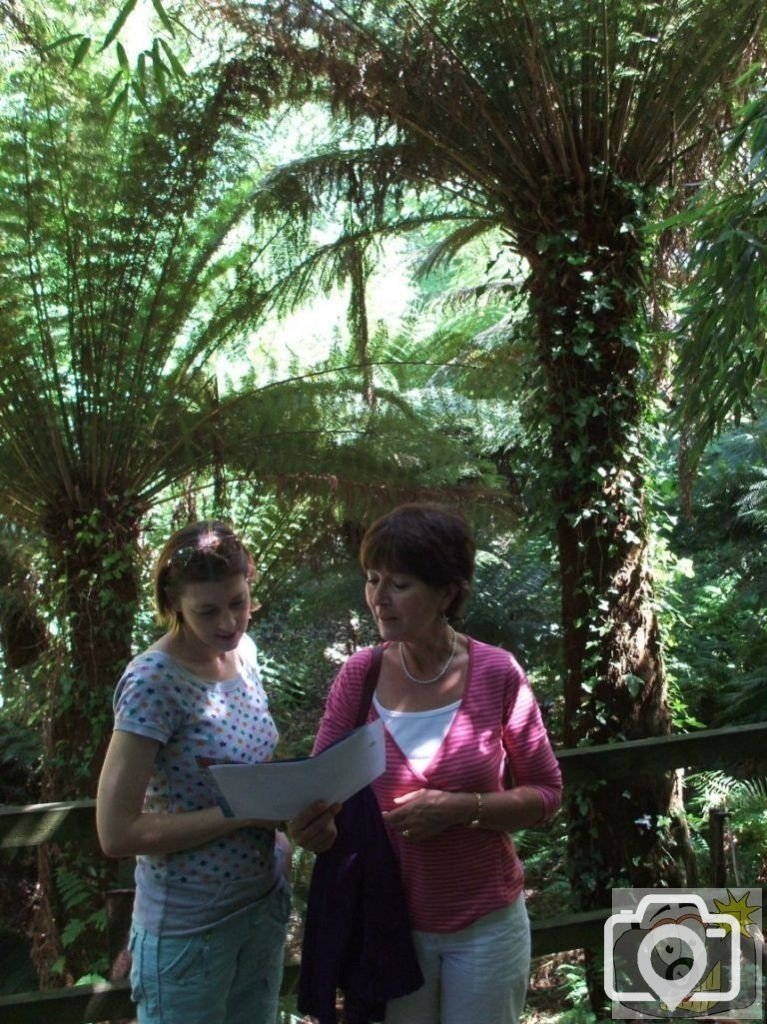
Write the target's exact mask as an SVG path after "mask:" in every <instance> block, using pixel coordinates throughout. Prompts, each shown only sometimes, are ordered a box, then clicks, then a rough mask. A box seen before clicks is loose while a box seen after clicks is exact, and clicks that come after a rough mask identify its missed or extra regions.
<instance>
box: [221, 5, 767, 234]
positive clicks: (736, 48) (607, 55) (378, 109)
mask: <svg viewBox="0 0 767 1024" xmlns="http://www.w3.org/2000/svg"><path fill="white" fill-rule="evenodd" d="M218 7H219V9H221V10H223V11H224V12H225V13H226V14H227V15H228V16H229V17H230V18H231V19H232V20H234V21H235V22H236V23H237V24H238V25H239V27H240V28H243V29H244V30H246V31H248V29H249V28H251V29H252V31H253V36H252V42H253V45H254V46H255V47H257V48H258V49H259V50H260V51H261V52H262V53H264V56H265V57H266V58H267V59H269V58H270V57H271V58H272V59H273V62H274V69H275V75H277V74H279V70H280V68H282V67H288V68H289V69H290V71H289V72H288V74H289V75H290V81H289V83H288V85H289V88H290V89H291V90H292V95H294V96H300V95H307V94H308V93H309V92H310V91H312V90H316V89H317V88H318V85H317V83H318V82H322V83H328V84H327V88H328V90H329V94H330V99H331V101H332V102H333V103H334V104H336V105H337V107H339V108H342V109H343V110H345V111H346V113H347V114H349V115H351V116H352V117H353V118H354V117H357V116H364V117H369V118H372V119H373V120H374V121H375V122H376V123H377V124H379V125H381V126H389V127H390V126H396V129H397V131H398V136H397V142H398V143H399V160H400V162H399V165H398V174H399V176H400V178H401V177H412V178H415V179H416V180H419V179H420V180H424V179H428V178H435V179H438V180H440V181H446V180H451V181H452V182H453V183H454V188H455V189H456V192H457V193H459V194H460V195H461V196H462V197H463V198H464V199H465V200H467V201H469V202H470V203H472V204H474V205H475V206H476V207H477V208H478V209H482V210H484V211H485V212H486V214H490V215H492V216H493V217H494V218H497V219H498V220H500V222H501V223H503V224H504V225H505V226H506V227H507V228H509V229H510V230H511V231H512V232H513V233H514V234H515V235H516V236H517V239H518V242H519V244H520V245H521V247H522V248H523V250H524V251H525V252H526V253H530V252H535V248H536V244H537V242H536V240H537V239H538V238H539V237H540V236H541V235H545V234H546V233H554V232H556V231H558V230H559V229H560V228H561V227H562V226H563V221H567V220H571V219H572V210H573V209H576V210H578V209H579V210H580V212H581V213H582V214H583V215H584V216H585V215H586V213H587V211H589V210H591V211H593V210H595V209H598V207H599V203H600V192H603V191H604V190H605V189H606V188H608V187H610V186H611V183H612V182H614V181H618V182H629V183H638V184H641V185H643V186H645V185H648V186H649V185H660V184H664V183H666V181H667V180H668V179H669V176H670V175H671V174H672V172H673V169H674V166H675V165H676V164H677V163H678V161H679V160H680V157H681V156H682V155H683V154H684V152H685V150H686V148H687V147H688V146H690V145H699V144H700V143H701V142H702V141H703V140H702V137H701V122H700V117H699V115H700V112H701V110H702V109H704V107H705V105H707V104H709V103H710V101H711V90H712V89H714V88H715V87H716V86H718V85H720V84H722V83H723V82H724V81H726V80H728V78H730V77H731V76H732V75H733V72H734V68H735V65H736V62H737V60H738V59H739V58H740V57H741V56H742V54H743V53H744V50H745V49H746V47H747V44H748V42H749V40H750V39H751V37H752V35H753V33H754V31H755V27H756V24H757V22H758V19H759V17H760V14H761V4H759V3H758V2H755V0H735V3H734V4H733V3H727V2H725V0H707V2H705V3H701V2H699V0H677V2H674V3H641V4H640V3H631V2H626V0H576V2H566V0H542V2H541V0H539V2H535V3H532V2H525V0H522V2H512V0H500V2H496V0H473V2H470V3H467V2H448V3H444V2H436V0H420V2H414V0H412V2H410V0H406V2H401V0H400V2H394V3H392V2H383V0H379V2H372V3H362V2H360V3H354V2H349V0H338V2H335V0H334V2H330V3H323V2H319V0H289V2H283V3H274V4H268V5H256V6H254V5H249V4H244V3H241V2H240V0H220V2H219V4H218ZM264 22H265V23H266V31H267V33H269V35H268V36H267V40H268V42H266V43H265V42H264V37H263V35H262V34H261V33H263V31H264V27H263V23H264ZM256 33H259V35H258V36H256ZM391 152H392V151H390V152H389V154H387V155H384V154H383V153H382V159H388V160H391V158H392V156H391Z"/></svg>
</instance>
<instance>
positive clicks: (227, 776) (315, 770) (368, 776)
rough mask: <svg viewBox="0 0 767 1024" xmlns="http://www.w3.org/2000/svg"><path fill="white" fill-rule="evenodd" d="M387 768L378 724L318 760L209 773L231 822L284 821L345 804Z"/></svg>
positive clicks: (214, 768) (232, 767)
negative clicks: (314, 807) (317, 805)
mask: <svg viewBox="0 0 767 1024" xmlns="http://www.w3.org/2000/svg"><path fill="white" fill-rule="evenodd" d="M385 767H386V744H385V741H384V732H383V722H382V721H381V719H380V718H377V719H376V720H375V721H374V722H368V724H367V725H362V726H360V727H359V729H355V730H354V732H351V733H349V735H348V736H346V737H344V739H342V740H339V741H338V743H334V744H333V746H332V747H328V748H327V750H323V751H322V752H321V753H319V754H316V755H315V756H314V757H305V758H301V759H299V760H295V761H266V762H264V763H263V764H214V765H211V766H210V767H209V769H208V770H209V771H210V772H211V773H212V775H213V778H214V780H215V782H216V785H217V786H218V788H219V790H220V792H221V796H222V797H223V803H222V807H223V810H224V813H225V814H227V815H228V817H232V818H257V819H261V820H262V821H282V820H285V819H288V818H292V817H294V816H295V815H296V814H298V812H299V811H302V810H303V809H304V808H305V807H307V806H308V805H309V804H310V803H313V802H314V801H315V800H325V801H326V803H328V804H332V803H336V802H338V803H343V802H344V800H347V799H348V798H349V797H350V796H352V794H353V793H356V792H357V791H358V790H360V789H362V787H363V786H367V785H368V784H369V783H370V782H372V781H373V779H377V778H378V776H379V775H380V774H381V773H382V772H383V770H384V768H385Z"/></svg>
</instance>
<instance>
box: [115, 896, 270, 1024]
mask: <svg viewBox="0 0 767 1024" xmlns="http://www.w3.org/2000/svg"><path fill="white" fill-rule="evenodd" d="M289 915H290V893H289V889H288V886H287V885H286V883H284V882H280V883H278V885H276V886H275V888H274V889H272V891H271V892H270V893H269V894H268V895H267V896H265V897H264V898H263V899H262V900H259V902H258V903H257V904H255V905H254V906H253V907H250V908H249V909H248V910H246V911H243V913H241V914H237V915H236V916H235V917H232V918H229V919H228V920H227V921H224V922H222V923H221V924H218V925H214V926H213V927H212V928H209V929H208V930H207V931H204V932H196V933H195V934H193V935H177V936H163V935H152V934H151V933H150V932H147V931H146V930H145V929H143V928H141V927H138V926H137V925H136V924H135V923H134V925H133V928H132V930H131V939H130V949H131V953H132V956H133V963H132V966H131V988H132V993H133V1000H134V1002H135V1003H136V1007H137V1019H138V1024H275V1021H276V1020H277V1010H278V1002H279V996H280V986H281V984H282V967H283V956H284V949H285V933H286V931H287V923H288V917H289Z"/></svg>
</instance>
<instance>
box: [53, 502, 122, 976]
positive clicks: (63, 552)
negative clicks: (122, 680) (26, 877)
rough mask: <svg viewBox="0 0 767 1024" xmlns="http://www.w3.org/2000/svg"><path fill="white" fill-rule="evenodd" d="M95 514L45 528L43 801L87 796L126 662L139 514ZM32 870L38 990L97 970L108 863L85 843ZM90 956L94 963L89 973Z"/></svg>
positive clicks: (65, 847)
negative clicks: (52, 646) (50, 648)
mask: <svg viewBox="0 0 767 1024" xmlns="http://www.w3.org/2000/svg"><path fill="white" fill-rule="evenodd" d="M104 504H105V505H106V507H105V508H101V509H99V508H94V509H93V510H92V511H90V512H88V513H87V514H85V513H82V512H77V511H74V510H67V511H66V512H63V513H59V514H56V515H55V516H51V517H49V519H48V523H47V533H48V539H49V546H50V551H51V561H52V563H53V568H54V572H53V573H52V575H53V576H54V577H55V578H56V579H57V581H58V583H57V585H58V603H59V608H58V611H59V618H60V622H61V623H62V624H63V625H64V637H63V639H64V641H65V650H66V654H65V657H64V658H63V659H62V663H61V665H60V668H59V671H58V672H55V673H52V675H51V678H50V680H49V696H48V700H47V702H46V707H47V708H49V709H50V710H49V714H48V718H47V721H46V729H45V755H46V756H45V762H44V763H45V768H44V777H43V791H42V799H43V800H44V801H59V800H78V799H84V798H90V797H94V796H95V794H96V784H97V781H98V776H99V772H100V770H101V764H102V761H103V757H104V753H105V751H106V747H107V744H108V742H109V738H110V736H111V732H112V693H113V691H114V686H115V683H116V682H117V679H118V677H119V674H120V672H121V671H122V669H123V668H124V667H125V665H126V663H127V661H128V660H129V659H130V656H131V640H132V633H133V625H134V619H135V615H136V608H137V600H138V572H137V561H138V559H137V538H138V524H139V514H140V513H139V511H137V510H134V509H128V510H127V511H126V510H125V509H115V508H110V507H109V506H108V504H107V503H104ZM39 867H40V874H39V886H40V896H39V899H38V904H37V912H36V920H35V934H36V936H37V940H36V942H35V947H34V950H33V955H34V961H35V966H36V968H37V971H38V974H39V976H40V978H41V980H42V981H43V982H44V983H45V984H47V985H50V984H55V983H56V981H59V982H60V983H66V982H71V981H72V980H75V979H76V978H77V977H78V976H80V975H82V974H84V973H86V972H88V971H90V970H93V969H94V968H97V967H101V968H102V969H104V967H105V966H107V964H106V952H107V937H106V932H105V931H104V934H103V941H102V942H101V943H99V941H98V940H94V934H96V935H98V933H99V932H101V931H102V930H103V929H105V926H106V914H105V908H104V894H105V892H106V890H107V889H108V888H112V887H113V886H114V884H115V882H114V876H115V870H116V867H115V863H114V862H109V861H107V860H106V858H105V857H103V856H102V855H101V853H100V850H99V849H98V845H97V843H96V842H95V841H94V843H93V844H89V846H88V847H87V848H84V847H83V846H82V844H81V843H77V844H75V843H67V844H62V845H56V846H53V847H50V848H46V849H45V850H43V851H41V856H40V858H39ZM100 948H101V949H103V954H104V963H103V964H94V962H93V955H94V951H95V950H99V949H100Z"/></svg>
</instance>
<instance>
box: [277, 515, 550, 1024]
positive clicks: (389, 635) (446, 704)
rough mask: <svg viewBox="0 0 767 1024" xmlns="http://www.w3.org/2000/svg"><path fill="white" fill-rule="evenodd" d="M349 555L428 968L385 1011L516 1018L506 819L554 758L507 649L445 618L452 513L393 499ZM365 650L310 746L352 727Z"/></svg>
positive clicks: (460, 595) (460, 549)
mask: <svg viewBox="0 0 767 1024" xmlns="http://www.w3.org/2000/svg"><path fill="white" fill-rule="evenodd" d="M360 558H361V562H362V565H363V568H364V570H365V574H366V583H365V596H366V599H367V603H368V607H369V608H370V610H371V612H372V614H373V617H374V619H375V621H376V625H377V627H378V629H379V631H380V634H381V639H382V641H383V645H384V653H383V660H382V663H381V671H380V676H379V678H378V683H377V686H376V689H375V693H374V695H373V699H372V702H371V706H370V711H369V714H368V717H369V719H373V718H377V717H380V718H382V719H383V722H384V726H385V734H386V770H385V772H384V774H383V775H382V776H381V777H380V778H379V779H378V780H377V781H376V782H375V783H374V790H375V794H376V797H377V799H378V803H379V806H380V808H381V811H382V813H383V817H384V820H385V822H386V825H387V828H388V832H389V836H390V839H391V842H392V845H393V847H394V851H395V854H396V856H397V860H398V861H399V865H400V870H401V873H402V879H403V882H404V885H405V889H406V893H407V899H408V906H409V910H410V916H411V923H412V926H413V938H414V942H415V946H416V950H417V953H418V958H419V962H420V965H421V969H422V971H423V974H424V977H425V979H426V980H425V984H424V985H423V986H422V987H421V988H420V989H418V990H417V991H416V992H415V993H413V994H412V995H409V996H404V997H402V998H401V999H395V1000H392V1001H391V1002H390V1003H389V1004H388V1007H387V1014H386V1024H516V1022H517V1021H518V1020H519V1017H520V1014H521V1012H522V1007H523V1004H524V1000H525V994H526V991H527V983H528V972H529V961H530V931H529V924H528V920H527V914H526V910H525V905H524V897H523V893H522V887H523V870H522V864H521V862H520V860H519V858H518V856H517V853H516V850H515V847H514V842H513V839H512V837H511V834H512V833H513V832H515V831H517V830H518V829H522V828H528V827H530V826H532V825H537V824H539V823H541V822H543V821H544V820H546V819H547V818H548V817H550V816H551V815H552V814H553V813H554V812H555V811H556V810H557V808H558V806H559V803H560V798H561V775H560V771H559V766H558V764H557V761H556V758H555V757H554V754H553V752H552V749H551V745H550V743H549V739H548V736H547V735H546V730H545V728H544V725H543V722H542V720H541V716H540V713H539V710H538V705H537V703H536V701H535V698H534V696H533V693H532V691H531V689H530V685H529V683H528V681H527V678H526V676H525V674H524V672H523V671H522V669H521V668H520V666H519V665H518V664H517V662H516V661H515V659H514V657H513V656H512V655H511V654H510V653H509V652H508V651H504V650H502V649H501V648H498V647H493V646H490V645H488V644H485V643H481V642H480V641H478V640H474V639H473V638H471V637H469V636H466V635H464V634H461V633H459V632H458V631H457V630H456V629H455V628H454V626H453V622H454V621H456V619H457V618H458V617H459V615H460V613H461V611H462V609H463V606H464V604H465V601H466V598H467V597H468V594H469V589H470V585H471V580H472V576H473V570H474V540H473V538H472V535H471V531H470V529H469V527H468V524H467V522H466V520H465V519H464V517H463V516H462V515H461V514H460V513H459V512H457V511H456V510H453V509H450V508H445V507H442V506H438V505H431V504H408V505H401V506H399V507H398V508H396V509H394V510H393V511H392V512H390V513H389V514H388V515H385V516H383V517H382V518H380V519H379V520H378V521H377V522H375V523H374V524H373V525H372V526H371V527H370V529H369V530H368V531H367V533H366V535H365V537H364V539H363V542H362V548H361V552H360ZM371 652H372V648H366V649H364V650H361V651H358V652H357V653H356V654H354V655H353V656H352V657H351V658H350V659H349V660H348V662H347V663H346V664H345V665H344V667H343V668H342V669H341V671H340V672H339V674H338V676H337V678H336V679H335V681H334V683H333V686H332V688H331V690H330V693H329V695H328V700H327V705H326V708H325V713H324V716H323V718H322V722H321V724H320V728H319V732H318V735H317V740H316V743H315V750H316V751H319V750H322V749H323V748H325V747H327V746H328V745H329V744H331V743H333V742H334V741H335V740H337V739H339V738H340V737H341V736H343V735H344V734H345V733H347V732H348V731H349V730H350V729H352V728H353V727H354V725H355V716H356V714H357V712H358V708H359V705H360V699H361V696H362V692H363V688H364V682H365V677H366V674H367V670H368V667H369V665H370V661H371V657H372V653H371ZM292 832H293V835H294V837H295V838H296V840H297V841H298V842H299V843H304V845H307V846H309V847H310V848H314V849H319V848H324V847H327V845H328V844H329V843H330V842H331V841H332V824H329V819H328V816H327V814H324V815H318V816H316V817H314V818H313V819H312V812H309V814H308V815H305V816H302V817H301V818H299V819H296V821H295V822H294V823H293V827H292Z"/></svg>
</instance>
